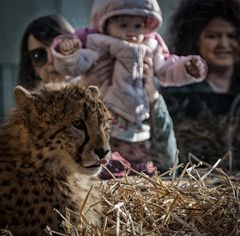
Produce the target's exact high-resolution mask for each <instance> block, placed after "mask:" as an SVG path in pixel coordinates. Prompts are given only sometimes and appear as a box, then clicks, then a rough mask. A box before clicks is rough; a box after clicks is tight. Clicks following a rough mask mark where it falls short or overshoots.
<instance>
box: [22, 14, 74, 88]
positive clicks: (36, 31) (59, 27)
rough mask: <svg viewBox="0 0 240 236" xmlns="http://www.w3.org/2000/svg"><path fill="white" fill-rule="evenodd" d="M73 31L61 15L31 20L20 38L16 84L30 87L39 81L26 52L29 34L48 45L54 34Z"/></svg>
mask: <svg viewBox="0 0 240 236" xmlns="http://www.w3.org/2000/svg"><path fill="white" fill-rule="evenodd" d="M73 32H74V29H73V27H72V26H71V25H70V24H69V23H68V21H67V20H66V19H65V18H63V17H62V16H58V15H47V16H42V17H39V18H37V19H35V20H33V21H32V22H31V23H30V24H29V25H28V27H27V28H26V30H25V32H24V34H23V37H22V40H21V46H20V50H21V51H20V63H19V73H18V84H19V85H22V86H24V87H26V88H29V89H31V88H34V87H35V86H36V85H37V83H38V82H39V81H41V79H40V78H39V77H38V76H37V75H36V74H35V69H34V67H33V65H32V62H31V59H30V57H29V54H28V39H29V36H30V35H33V36H34V38H36V39H37V40H38V41H40V42H41V43H42V44H44V45H46V46H49V45H50V44H51V42H52V41H53V39H54V38H55V37H56V36H58V35H60V34H63V33H73Z"/></svg>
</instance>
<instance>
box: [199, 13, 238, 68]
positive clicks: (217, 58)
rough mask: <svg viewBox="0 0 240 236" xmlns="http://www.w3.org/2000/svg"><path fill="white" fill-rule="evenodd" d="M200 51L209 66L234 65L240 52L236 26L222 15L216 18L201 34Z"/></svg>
mask: <svg viewBox="0 0 240 236" xmlns="http://www.w3.org/2000/svg"><path fill="white" fill-rule="evenodd" d="M199 52H200V55H201V56H202V57H203V58H204V59H205V60H206V62H207V63H208V65H209V68H219V67H229V66H234V63H235V62H236V60H237V57H238V54H239V42H238V35H237V30H236V28H235V27H234V26H233V25H232V24H231V23H229V22H228V21H226V20H224V19H222V18H220V17H217V18H214V19H213V20H212V21H210V22H209V23H208V24H207V25H206V27H205V28H204V29H203V30H202V32H201V34H200V39H199Z"/></svg>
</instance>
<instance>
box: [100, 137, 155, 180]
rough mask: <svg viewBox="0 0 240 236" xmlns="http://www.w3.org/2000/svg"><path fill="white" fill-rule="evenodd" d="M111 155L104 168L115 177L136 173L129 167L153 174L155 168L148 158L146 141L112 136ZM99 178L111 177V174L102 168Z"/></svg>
mask: <svg viewBox="0 0 240 236" xmlns="http://www.w3.org/2000/svg"><path fill="white" fill-rule="evenodd" d="M110 143H111V147H112V157H111V159H110V161H109V162H108V164H107V166H106V168H108V170H109V171H110V172H111V173H112V175H113V176H114V177H116V178H121V177H124V176H126V175H136V173H135V172H133V171H132V170H131V169H134V170H136V171H138V172H144V173H145V174H147V175H149V176H153V175H154V174H155V171H156V170H157V168H156V167H155V166H154V164H153V162H152V161H151V160H150V159H149V150H148V148H147V146H148V144H147V142H145V141H144V142H138V143H129V142H126V141H122V140H118V139H115V138H112V139H111V141H110ZM100 178H101V179H110V178H112V176H111V174H110V173H109V172H108V171H107V170H106V169H105V168H104V169H103V170H102V172H101V173H100Z"/></svg>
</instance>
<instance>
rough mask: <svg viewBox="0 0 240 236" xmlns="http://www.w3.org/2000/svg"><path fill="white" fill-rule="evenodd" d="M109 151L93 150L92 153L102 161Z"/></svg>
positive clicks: (102, 149)
mask: <svg viewBox="0 0 240 236" xmlns="http://www.w3.org/2000/svg"><path fill="white" fill-rule="evenodd" d="M109 151H110V150H109V149H104V148H95V149H94V153H95V154H97V155H98V157H99V158H100V159H103V158H104V157H106V155H107V154H108V153H109Z"/></svg>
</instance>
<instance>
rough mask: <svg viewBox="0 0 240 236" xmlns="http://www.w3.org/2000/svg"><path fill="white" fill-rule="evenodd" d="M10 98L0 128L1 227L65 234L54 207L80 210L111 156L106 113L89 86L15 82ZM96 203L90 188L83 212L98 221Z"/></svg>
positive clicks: (28, 232)
mask: <svg viewBox="0 0 240 236" xmlns="http://www.w3.org/2000/svg"><path fill="white" fill-rule="evenodd" d="M15 98H16V106H15V107H14V108H13V110H12V111H11V112H10V114H9V115H8V116H7V117H6V119H5V121H4V123H3V124H2V125H1V128H0V187H1V191H0V228H5V227H6V225H7V226H8V229H9V230H10V231H11V232H12V233H13V234H14V235H17V236H19V235H20V236H21V235H24V236H27V235H34V236H38V235H45V234H47V233H45V230H44V229H45V227H46V226H49V227H50V228H51V229H52V230H55V231H58V232H62V231H63V229H62V228H61V227H60V224H61V221H62V218H61V216H60V215H59V214H57V213H56V212H55V211H54V209H57V210H58V211H59V212H60V213H61V214H63V215H65V209H66V208H68V209H70V210H73V211H74V212H79V210H80V209H81V206H82V205H83V202H84V200H85V199H86V196H87V193H88V192H89V190H90V188H91V186H93V185H94V184H95V182H97V181H94V178H96V177H93V176H96V175H97V174H98V173H99V172H100V171H101V168H102V164H106V162H107V161H108V159H109V158H110V155H111V150H110V145H109V129H110V127H109V124H110V120H111V116H110V113H109V112H108V110H107V108H106V106H105V105H104V104H103V102H102V101H101V97H100V95H99V92H98V89H97V88H96V87H94V86H90V87H88V88H83V87H81V86H80V85H77V84H70V83H64V82H62V83H51V82H50V83H46V84H41V85H39V87H38V88H36V89H35V90H33V91H29V90H26V89H25V88H23V87H21V86H17V87H16V88H15ZM96 180H97V178H96ZM97 186H99V185H98V184H97V185H96V187H97ZM99 200H100V195H99V192H98V191H97V190H96V188H94V187H93V189H92V190H91V192H90V196H89V197H88V199H87V205H85V206H84V209H85V207H86V209H88V211H87V210H86V211H87V213H86V214H87V217H89V219H90V220H92V221H93V222H96V223H98V222H99V221H100V217H99V215H100V214H97V213H96V211H94V210H93V209H92V208H91V207H90V206H92V205H93V204H94V203H96V204H95V205H96V206H98V204H97V202H100V201H99ZM89 209H90V210H89ZM99 210H101V206H100V204H99ZM72 220H73V221H72V222H77V221H78V219H77V217H73V219H72Z"/></svg>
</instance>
